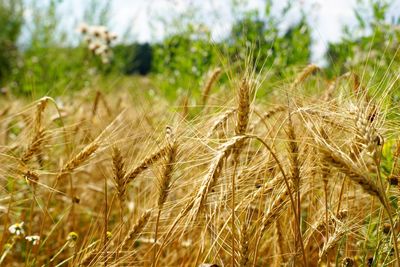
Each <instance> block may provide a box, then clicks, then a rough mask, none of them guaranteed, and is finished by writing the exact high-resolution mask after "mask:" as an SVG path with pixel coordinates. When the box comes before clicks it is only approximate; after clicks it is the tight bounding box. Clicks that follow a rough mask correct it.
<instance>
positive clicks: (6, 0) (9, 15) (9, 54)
mask: <svg viewBox="0 0 400 267" xmlns="http://www.w3.org/2000/svg"><path fill="white" fill-rule="evenodd" d="M22 11H23V6H22V1H20V0H0V25H1V30H0V85H4V83H5V80H6V79H7V77H8V76H9V75H10V74H11V72H12V69H13V68H15V67H16V63H17V60H18V56H19V54H18V49H17V40H18V37H19V35H20V32H21V27H22V24H23V19H22Z"/></svg>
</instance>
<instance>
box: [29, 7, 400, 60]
mask: <svg viewBox="0 0 400 267" xmlns="http://www.w3.org/2000/svg"><path fill="white" fill-rule="evenodd" d="M31 1H34V0H31ZM39 1H44V0H39ZM232 1H233V0H111V10H110V21H109V26H110V30H111V31H114V32H116V33H117V34H119V35H120V36H122V35H125V34H126V33H128V36H129V38H130V39H131V40H135V41H140V42H151V41H155V40H160V39H162V37H163V36H165V35H166V34H167V33H168V32H169V31H170V29H166V28H165V27H164V25H165V24H163V23H161V21H160V18H162V19H165V20H167V21H170V20H171V19H172V18H174V17H176V16H178V15H179V14H180V13H182V12H184V11H187V10H192V11H193V16H192V19H193V20H195V21H197V22H201V23H204V24H205V25H207V26H208V27H209V28H210V30H211V32H212V37H213V39H214V40H216V41H218V40H221V39H223V38H224V36H226V35H227V34H228V33H229V30H230V27H231V25H232V23H233V22H234V21H235V18H236V16H237V15H235V14H236V13H235V10H234V8H232V5H230V3H232ZM239 1H240V0H239ZM88 2H89V1H88V0H85V1H82V0H64V1H62V14H63V15H65V14H67V15H68V16H66V17H67V21H65V25H66V26H65V27H67V28H74V27H76V25H77V24H79V22H81V21H82V17H83V13H84V10H85V4H87V3H88ZM95 2H96V3H98V4H99V5H101V3H104V0H96V1H95ZM285 2H286V0H273V13H276V14H278V11H279V10H280V9H282V8H283V6H284V5H285ZM293 2H294V6H293V8H292V9H291V13H290V14H289V16H288V19H286V20H285V21H283V22H282V28H283V29H282V30H284V28H285V27H289V26H290V24H292V23H294V22H296V20H298V19H299V18H300V16H301V15H300V8H303V9H304V10H305V11H306V14H307V20H308V22H309V25H310V26H311V29H312V38H313V45H312V51H313V55H312V60H313V61H314V62H316V63H318V62H321V61H323V58H322V56H323V54H324V52H325V51H326V49H327V44H328V43H329V42H337V41H339V40H340V37H341V35H342V29H343V26H344V25H349V26H352V25H355V23H356V21H355V16H354V11H353V10H354V7H355V6H356V2H357V0H293ZM264 7H265V0H247V6H246V8H248V9H258V10H260V11H263V10H264ZM392 10H394V12H399V11H397V10H400V0H395V3H394V5H393V8H392ZM26 15H27V16H29V10H28V11H27V14H26Z"/></svg>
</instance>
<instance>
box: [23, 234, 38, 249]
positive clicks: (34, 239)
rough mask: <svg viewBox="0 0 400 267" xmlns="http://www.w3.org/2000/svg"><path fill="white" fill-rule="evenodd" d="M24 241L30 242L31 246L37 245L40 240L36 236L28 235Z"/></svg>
mask: <svg viewBox="0 0 400 267" xmlns="http://www.w3.org/2000/svg"><path fill="white" fill-rule="evenodd" d="M25 239H26V240H28V241H29V242H32V245H34V246H35V245H37V244H39V240H40V236H38V235H29V236H26V237H25Z"/></svg>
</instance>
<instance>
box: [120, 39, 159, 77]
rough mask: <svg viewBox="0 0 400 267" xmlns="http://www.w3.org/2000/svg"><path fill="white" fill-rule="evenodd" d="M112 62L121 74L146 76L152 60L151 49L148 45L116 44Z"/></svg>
mask: <svg viewBox="0 0 400 267" xmlns="http://www.w3.org/2000/svg"><path fill="white" fill-rule="evenodd" d="M113 51H114V62H115V66H114V67H115V68H116V69H117V71H118V72H121V73H123V74H127V75H130V74H136V73H139V74H141V75H145V74H148V73H149V72H150V70H151V62H152V60H153V49H152V46H151V45H150V44H149V43H144V44H139V43H133V44H129V45H125V44H118V45H116V46H115V47H114V49H113Z"/></svg>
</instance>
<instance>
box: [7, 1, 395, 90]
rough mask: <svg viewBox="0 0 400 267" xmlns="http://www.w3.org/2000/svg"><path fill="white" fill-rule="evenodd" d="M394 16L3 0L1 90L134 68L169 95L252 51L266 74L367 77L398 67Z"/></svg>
mask: <svg viewBox="0 0 400 267" xmlns="http://www.w3.org/2000/svg"><path fill="white" fill-rule="evenodd" d="M399 15H400V1H398V0H396V1H386V0H381V1H378V0H348V1H346V0H303V1H291V0H284V1H278V0H276V1H275V0H218V1H211V0H204V1H200V0H197V1H196V0H191V1H190V0H149V1H140V0H114V1H112V0H87V1H79V0H68V1H67V0H64V1H63V0H0V25H2V26H1V28H0V86H1V92H2V93H3V94H9V93H12V94H13V95H28V96H41V95H44V94H50V95H59V94H65V93H66V92H69V91H77V90H82V89H85V88H91V87H93V86H95V85H96V84H103V85H104V84H107V82H109V85H108V87H112V84H113V82H115V81H116V80H118V79H119V80H120V79H125V81H129V80H126V79H133V80H134V79H138V77H141V79H142V80H143V79H148V80H149V81H151V82H152V83H154V84H155V85H154V86H156V87H157V88H160V90H161V91H162V92H164V93H165V94H166V95H167V96H169V97H171V98H173V97H174V95H175V92H176V91H179V90H190V89H191V88H194V87H196V83H197V82H198V83H200V82H201V81H202V80H203V79H204V76H205V75H206V73H207V72H209V71H210V70H211V69H213V68H215V67H216V66H221V65H223V66H229V68H231V69H232V70H235V69H236V68H243V65H244V64H245V63H246V62H247V63H246V64H249V62H248V60H246V59H249V58H251V61H252V62H251V64H252V65H254V66H256V69H257V71H259V72H263V71H265V72H266V73H268V75H269V76H270V77H271V79H272V81H273V80H274V79H275V80H282V79H285V78H287V77H290V76H291V75H292V73H294V72H296V71H297V70H298V69H299V68H300V67H301V66H305V65H306V64H308V63H311V62H312V63H317V64H319V65H320V66H323V67H324V74H325V75H326V76H327V78H328V79H329V78H330V77H333V76H337V75H340V74H342V73H344V72H346V71H349V70H351V71H356V72H359V73H362V72H366V70H372V71H369V72H368V73H371V74H370V76H371V77H368V81H373V80H374V79H382V77H386V76H387V75H397V70H398V67H399V66H398V55H397V50H398V47H399V37H400V25H399V22H400V21H399V17H400V16H399ZM249 55H251V56H249ZM143 76H145V77H144V78H143ZM99 81H100V82H99ZM110 81H111V82H110ZM272 84H273V82H272ZM105 87H107V86H105ZM172 88H173V89H172Z"/></svg>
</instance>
